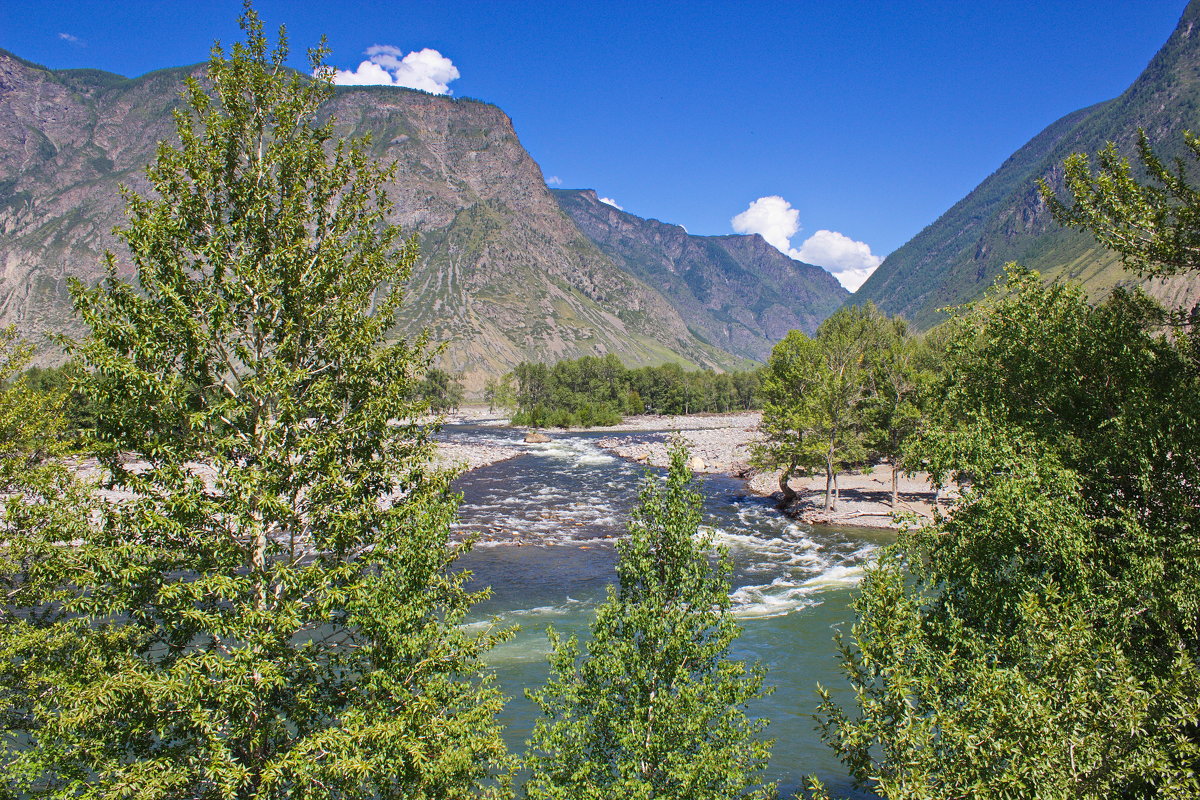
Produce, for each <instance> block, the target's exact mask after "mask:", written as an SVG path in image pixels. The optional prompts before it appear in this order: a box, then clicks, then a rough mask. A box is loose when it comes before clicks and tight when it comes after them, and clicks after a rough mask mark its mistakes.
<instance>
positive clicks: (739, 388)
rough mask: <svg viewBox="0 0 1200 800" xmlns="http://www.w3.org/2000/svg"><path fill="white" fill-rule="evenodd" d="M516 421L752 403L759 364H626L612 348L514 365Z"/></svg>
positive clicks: (540, 423)
mask: <svg viewBox="0 0 1200 800" xmlns="http://www.w3.org/2000/svg"><path fill="white" fill-rule="evenodd" d="M513 377H514V378H515V383H516V386H515V389H514V393H513V395H512V397H513V401H514V403H515V405H516V413H515V414H514V415H513V418H512V423H513V424H514V425H527V426H530V427H535V428H543V427H560V428H570V427H587V426H591V425H616V424H617V423H618V422H620V421H621V417H622V415H624V414H695V413H702V412H718V413H724V412H729V411H741V410H748V409H751V408H754V407H755V404H756V401H757V392H758V385H759V372H758V370H746V371H743V372H732V373H730V372H714V371H713V370H685V369H684V368H683V367H681V366H680V365H679V364H675V363H670V364H663V365H661V366H655V367H636V368H631V367H626V366H625V365H624V364H622V363H621V361H620V359H619V358H617V357H616V356H615V355H613V354H612V353H610V354H608V355H605V356H584V357H582V358H577V359H572V360H566V361H559V362H558V363H556V364H554V365H552V366H547V365H545V364H539V363H532V362H522V363H520V364H518V365H517V367H516V368H515V369H514V370H513Z"/></svg>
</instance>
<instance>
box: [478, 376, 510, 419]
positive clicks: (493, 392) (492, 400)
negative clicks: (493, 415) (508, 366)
mask: <svg viewBox="0 0 1200 800" xmlns="http://www.w3.org/2000/svg"><path fill="white" fill-rule="evenodd" d="M483 399H484V402H486V403H487V404H488V411H495V410H496V409H497V408H503V409H512V408H514V407H515V406H516V404H517V392H516V389H515V387H514V386H513V373H511V372H507V373H505V374H504V375H502V376H500V377H499V378H488V379H487V383H486V384H485V385H484V387H483Z"/></svg>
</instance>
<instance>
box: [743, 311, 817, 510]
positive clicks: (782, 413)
mask: <svg viewBox="0 0 1200 800" xmlns="http://www.w3.org/2000/svg"><path fill="white" fill-rule="evenodd" d="M820 369H821V353H820V344H819V343H818V342H816V341H815V340H813V339H810V338H808V336H806V335H805V334H804V332H803V331H789V332H788V334H787V336H785V337H783V339H782V340H781V341H780V342H779V344H777V345H775V347H774V348H772V350H771V357H770V359H769V360H768V361H767V366H766V368H765V369H764V370H763V372H762V383H761V385H760V386H759V390H758V391H759V394H760V395H761V397H762V399H763V416H762V423H761V425H760V430H761V432H762V435H763V438H762V440H761V441H760V442H758V443H757V444H756V445H755V448H754V451H753V457H754V462H755V464H756V465H757V466H760V467H764V468H766V469H779V470H780V472H779V491H780V492H781V493H782V499H781V500H780V506H781V507H787V506H789V505H791V504H792V502H793V501H795V499H796V491H795V490H794V489H793V488H792V487H791V486H790V485H789V483H788V482H789V481H790V480H791V478H792V476H794V475H796V474H798V473H803V474H807V473H809V472H811V471H812V470H814V469H816V468H817V467H818V466H819V464H820V463H821V450H820V446H821V441H820V440H819V439H818V438H817V434H816V425H817V422H816V416H817V408H816V394H815V391H814V389H815V387H816V385H817V381H818V379H819V378H818V374H817V373H818V371H819V370H820Z"/></svg>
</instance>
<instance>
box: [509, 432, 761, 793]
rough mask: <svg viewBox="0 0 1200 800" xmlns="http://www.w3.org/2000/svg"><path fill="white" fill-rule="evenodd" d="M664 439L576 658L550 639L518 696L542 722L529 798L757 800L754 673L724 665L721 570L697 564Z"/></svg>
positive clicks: (700, 543) (687, 480)
mask: <svg viewBox="0 0 1200 800" xmlns="http://www.w3.org/2000/svg"><path fill="white" fill-rule="evenodd" d="M691 479H692V476H691V473H690V472H689V471H688V469H687V451H686V450H685V449H684V448H683V447H682V446H681V445H676V446H675V447H674V448H673V449H672V451H671V466H670V468H669V470H668V473H667V476H666V482H665V484H660V482H659V480H658V479H656V478H654V477H652V476H647V478H646V481H645V484H644V485H643V488H642V493H641V502H640V504H639V506H638V507H637V509H636V510H635V511H634V513H633V519H632V521H631V522H630V526H629V537H628V538H627V539H623V540H622V541H621V542H620V543H619V545H618V547H619V551H620V556H619V560H618V562H617V574H618V577H619V585H618V587H617V588H616V589H613V588H611V587H610V589H609V595H608V600H607V601H606V602H605V603H604V604H602V605H601V606H600V608H599V609H598V611H597V614H596V621H595V622H594V623H593V625H592V630H591V634H592V636H591V640H590V641H589V642H588V644H587V652H586V654H582V653H581V650H580V645H579V641H578V639H577V638H576V637H575V636H572V637H571V638H569V639H567V640H565V641H564V640H562V639H561V638H559V637H558V636H557V635H556V634H555V633H554V631H553V630H552V631H551V632H550V639H551V644H552V646H553V652H552V653H551V656H550V670H551V677H550V681H549V683H548V684H547V685H546V686H545V688H543V689H541V690H540V691H537V692H532V693H530V697H531V698H532V699H533V700H534V701H535V702H536V703H537V704H538V705H539V706H540V707H541V709H542V712H543V713H544V714H545V718H544V719H541V720H539V721H538V722H537V725H536V727H535V728H534V732H533V739H532V741H531V742H530V755H529V757H528V762H527V764H528V767H529V769H530V773H531V776H530V778H529V781H528V783H527V784H526V787H525V792H526V796H527V797H530V798H556V800H567V799H568V798H570V800H588V799H589V798H595V799H596V800H599V799H600V798H604V799H605V800H611V798H616V797H621V798H638V799H639V800H651V798H654V799H655V800H657V799H658V798H677V799H678V800H685V799H686V800H705V799H706V798H708V799H710V800H728V798H751V797H762V796H767V795H768V794H769V793H770V790H771V787H764V786H762V785H761V779H760V777H759V776H760V774H761V770H762V768H763V767H764V766H765V764H766V759H767V755H768V752H769V743H767V742H764V741H762V740H760V739H758V738H757V736H756V734H757V733H758V732H759V731H761V730H762V728H763V727H764V726H765V724H766V723H765V721H763V720H752V719H750V718H748V717H747V716H746V706H747V704H749V703H750V702H752V701H754V700H756V699H757V698H759V697H762V696H763V695H764V694H765V692H764V690H763V688H762V681H763V674H762V670H761V668H759V667H757V666H751V667H748V666H747V665H746V664H744V663H742V662H740V661H735V660H733V659H731V658H729V648H730V645H731V644H732V643H733V641H734V639H735V638H736V637H737V635H738V626H737V623H736V622H735V621H734V619H733V617H732V615H731V613H730V608H729V604H730V601H729V577H728V576H729V563H728V561H727V559H726V558H725V557H724V556H723V555H721V556H719V557H718V560H717V562H716V564H715V565H714V564H712V563H711V562H710V560H709V552H710V550H711V545H712V543H711V540H709V539H708V538H707V537H705V536H701V535H698V533H697V530H698V526H699V524H700V498H699V496H698V495H697V494H696V493H695V492H694V491H693V490H692V489H691V487H690V484H691Z"/></svg>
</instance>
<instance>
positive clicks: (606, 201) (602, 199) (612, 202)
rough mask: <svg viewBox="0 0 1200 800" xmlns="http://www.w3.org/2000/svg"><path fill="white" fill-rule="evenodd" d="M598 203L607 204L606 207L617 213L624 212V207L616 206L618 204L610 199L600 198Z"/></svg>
mask: <svg viewBox="0 0 1200 800" xmlns="http://www.w3.org/2000/svg"><path fill="white" fill-rule="evenodd" d="M600 202H601V203H607V204H608V205H610V206H612V207H613V208H615V209H617V210H618V211H624V210H625V206H622V205H618V204H617V201H616V200H613V199H612V198H611V197H601V198H600Z"/></svg>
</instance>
